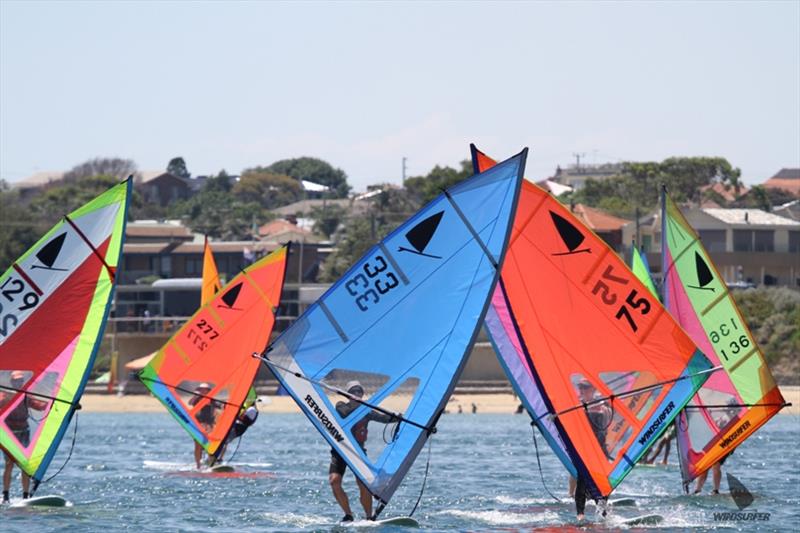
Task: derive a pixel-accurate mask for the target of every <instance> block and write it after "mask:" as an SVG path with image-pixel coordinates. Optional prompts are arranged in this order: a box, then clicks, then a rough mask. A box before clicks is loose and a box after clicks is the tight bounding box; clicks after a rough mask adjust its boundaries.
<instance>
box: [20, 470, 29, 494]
mask: <svg viewBox="0 0 800 533" xmlns="http://www.w3.org/2000/svg"><path fill="white" fill-rule="evenodd" d="M21 477H22V494H23V497H24V495H25V494H28V495H30V493H31V491H30V488H31V476H29V475H28V474H26V473H25V472H22V476H21Z"/></svg>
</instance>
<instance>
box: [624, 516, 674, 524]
mask: <svg viewBox="0 0 800 533" xmlns="http://www.w3.org/2000/svg"><path fill="white" fill-rule="evenodd" d="M663 521H664V517H663V516H661V515H660V514H645V515H642V516H635V517H633V518H627V519H625V520H623V521H622V524H623V525H626V526H654V525H656V524H660V523H661V522H663Z"/></svg>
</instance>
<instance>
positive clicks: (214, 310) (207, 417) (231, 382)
mask: <svg viewBox="0 0 800 533" xmlns="http://www.w3.org/2000/svg"><path fill="white" fill-rule="evenodd" d="M287 256H288V253H287V248H286V247H283V248H280V249H278V250H276V251H275V252H273V253H271V254H270V255H268V256H266V257H264V258H263V259H261V260H259V261H257V262H256V263H254V264H252V265H250V266H249V267H248V268H246V269H245V270H244V271H243V272H242V273H241V274H239V275H238V276H236V277H235V278H234V279H233V280H231V282H230V283H228V284H227V285H226V286H225V289H224V290H222V291H220V292H219V293H217V295H216V296H215V297H214V298H213V299H212V300H211V301H209V302H207V303H206V304H204V305H203V306H202V307H201V308H200V309H199V310H198V311H197V313H195V315H194V316H193V317H192V318H191V319H190V320H189V321H188V322H187V323H186V324H184V326H183V327H182V328H181V329H180V330H178V331H177V332H176V333H175V335H174V336H173V337H172V338H171V339H170V340H169V341H168V342H167V343H166V344H165V345H164V346H163V347H162V348H161V350H159V352H158V354H157V355H156V356H155V358H153V360H152V361H151V362H150V363H149V364H148V365H147V366H146V367H145V368H144V370H142V372H141V374H140V375H139V379H141V380H142V382H143V383H144V384H145V385H146V386H147V388H148V389H150V391H151V392H152V393H153V394H154V395H155V396H156V397H157V398H158V399H159V400H160V401H161V403H163V404H164V406H165V407H166V408H167V410H168V411H169V412H170V414H172V416H173V417H175V419H176V420H177V421H178V422H179V423H180V424H181V426H183V427H184V429H186V431H188V432H189V434H190V435H191V436H192V437H193V438H194V439H195V440H197V442H199V443H200V444H201V445H202V446H203V448H205V450H206V451H207V452H208V453H209V454H213V453H214V452H216V451H217V448H218V447H219V446H220V444H221V443H222V442H223V441H224V439H225V437H226V436H227V434H228V430H229V429H230V427H231V426H232V425H233V422H234V421H235V419H236V416H237V414H238V413H239V410H240V409H241V408H242V406H243V405H244V404H245V401H246V398H247V394H248V391H249V390H250V386H251V385H252V383H253V380H254V379H255V375H256V372H257V371H258V367H259V364H260V363H259V360H258V359H255V358H254V357H253V353H254V352H259V353H260V352H261V351H263V350H264V349H265V347H266V346H267V343H268V342H269V337H270V334H271V333H272V327H273V326H274V324H275V311H276V309H277V307H278V303H279V301H280V297H281V291H282V289H283V280H284V275H285V272H286V258H287Z"/></svg>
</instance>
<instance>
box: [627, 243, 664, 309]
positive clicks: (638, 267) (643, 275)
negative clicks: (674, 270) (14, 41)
mask: <svg viewBox="0 0 800 533" xmlns="http://www.w3.org/2000/svg"><path fill="white" fill-rule="evenodd" d="M631 271H632V272H633V273H634V274H635V275H636V277H637V278H639V281H641V282H642V283H643V284H644V286H645V287H647V290H649V291H650V294H652V295H653V296H654V297H655V298H658V289H656V284H655V283H653V275H652V274H651V273H650V264H649V263H648V262H647V254H645V253H644V252H642V251H641V250H639V248H637V247H636V246H634V247H633V248H632V249H631Z"/></svg>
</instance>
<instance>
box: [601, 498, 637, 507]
mask: <svg viewBox="0 0 800 533" xmlns="http://www.w3.org/2000/svg"><path fill="white" fill-rule="evenodd" d="M608 504H609V505H611V507H633V506H635V505H636V499H634V498H614V499H611V500H608Z"/></svg>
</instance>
